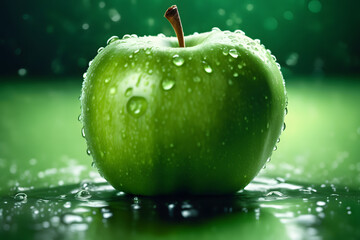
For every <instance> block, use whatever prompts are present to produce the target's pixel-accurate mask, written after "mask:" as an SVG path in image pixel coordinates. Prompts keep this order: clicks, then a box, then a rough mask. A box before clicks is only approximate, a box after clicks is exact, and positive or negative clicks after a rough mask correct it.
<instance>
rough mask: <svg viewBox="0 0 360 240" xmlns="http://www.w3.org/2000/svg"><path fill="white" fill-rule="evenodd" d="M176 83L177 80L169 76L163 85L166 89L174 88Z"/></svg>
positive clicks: (163, 81)
mask: <svg viewBox="0 0 360 240" xmlns="http://www.w3.org/2000/svg"><path fill="white" fill-rule="evenodd" d="M174 85H175V81H174V80H172V79H168V78H164V79H163V80H162V82H161V87H162V89H164V90H165V91H167V90H170V89H172V88H173V87H174Z"/></svg>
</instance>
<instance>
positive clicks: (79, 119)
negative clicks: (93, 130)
mask: <svg viewBox="0 0 360 240" xmlns="http://www.w3.org/2000/svg"><path fill="white" fill-rule="evenodd" d="M78 121H79V122H81V121H82V115H81V114H80V115H79V116H78Z"/></svg>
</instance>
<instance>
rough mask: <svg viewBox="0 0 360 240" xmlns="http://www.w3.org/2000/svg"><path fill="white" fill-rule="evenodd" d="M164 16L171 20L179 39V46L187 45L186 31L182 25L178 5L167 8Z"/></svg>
mask: <svg viewBox="0 0 360 240" xmlns="http://www.w3.org/2000/svg"><path fill="white" fill-rule="evenodd" d="M164 17H166V19H167V20H168V21H169V22H170V24H171V26H172V27H173V28H174V30H175V33H176V36H177V39H178V41H179V47H185V41H184V31H183V28H182V25H181V20H180V15H179V11H178V8H177V6H176V5H173V6H171V7H169V8H168V10H166V12H165V15H164Z"/></svg>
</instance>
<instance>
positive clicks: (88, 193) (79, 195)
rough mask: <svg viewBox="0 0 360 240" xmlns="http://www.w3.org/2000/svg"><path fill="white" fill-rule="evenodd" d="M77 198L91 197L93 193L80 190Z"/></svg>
mask: <svg viewBox="0 0 360 240" xmlns="http://www.w3.org/2000/svg"><path fill="white" fill-rule="evenodd" d="M75 198H76V199H78V200H86V199H89V198H91V194H90V192H89V191H88V190H80V191H79V192H77V193H76V195H75Z"/></svg>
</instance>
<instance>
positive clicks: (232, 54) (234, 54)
mask: <svg viewBox="0 0 360 240" xmlns="http://www.w3.org/2000/svg"><path fill="white" fill-rule="evenodd" d="M229 55H230V56H232V57H233V58H237V57H238V56H239V54H238V52H237V51H236V49H235V48H233V49H230V50H229Z"/></svg>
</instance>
